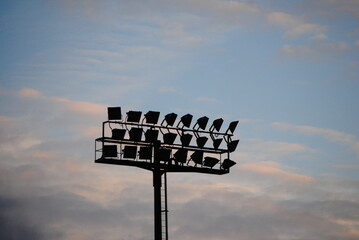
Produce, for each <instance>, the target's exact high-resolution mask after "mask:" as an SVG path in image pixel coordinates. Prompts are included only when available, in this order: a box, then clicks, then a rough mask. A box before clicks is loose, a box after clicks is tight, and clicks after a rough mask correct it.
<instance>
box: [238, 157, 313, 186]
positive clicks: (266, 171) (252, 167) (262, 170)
mask: <svg viewBox="0 0 359 240" xmlns="http://www.w3.org/2000/svg"><path fill="white" fill-rule="evenodd" d="M282 167H283V166H281V165H280V164H279V163H276V162H271V161H267V162H257V163H247V164H243V165H240V166H238V169H240V170H242V171H249V172H254V173H257V174H260V175H268V176H274V177H280V178H283V179H284V180H291V181H296V182H304V183H310V182H314V178H312V177H309V176H305V175H300V174H297V173H292V172H288V171H285V170H283V169H281V168H282Z"/></svg>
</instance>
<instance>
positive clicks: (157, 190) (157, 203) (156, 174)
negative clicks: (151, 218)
mask: <svg viewBox="0 0 359 240" xmlns="http://www.w3.org/2000/svg"><path fill="white" fill-rule="evenodd" d="M161 175H162V173H161V170H160V169H158V167H156V168H155V169H154V170H153V189H154V209H155V211H154V212H155V228H154V230H155V240H162V219H161Z"/></svg>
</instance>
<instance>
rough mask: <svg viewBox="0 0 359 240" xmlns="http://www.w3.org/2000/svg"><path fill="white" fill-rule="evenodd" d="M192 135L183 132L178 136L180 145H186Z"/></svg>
mask: <svg viewBox="0 0 359 240" xmlns="http://www.w3.org/2000/svg"><path fill="white" fill-rule="evenodd" d="M192 137H193V136H192V135H191V134H189V133H186V134H183V135H182V136H181V138H180V140H181V143H182V146H184V147H188V146H189V144H190V143H191V140H192Z"/></svg>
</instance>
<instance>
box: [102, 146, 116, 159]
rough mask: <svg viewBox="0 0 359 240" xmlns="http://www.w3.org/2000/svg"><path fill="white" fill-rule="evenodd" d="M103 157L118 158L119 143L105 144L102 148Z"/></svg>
mask: <svg viewBox="0 0 359 240" xmlns="http://www.w3.org/2000/svg"><path fill="white" fill-rule="evenodd" d="M102 157H103V158H113V157H114V158H116V157H117V145H104V146H103V148H102Z"/></svg>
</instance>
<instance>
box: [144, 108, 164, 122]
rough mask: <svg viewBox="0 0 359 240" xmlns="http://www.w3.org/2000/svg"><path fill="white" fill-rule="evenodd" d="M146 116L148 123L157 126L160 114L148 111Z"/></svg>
mask: <svg viewBox="0 0 359 240" xmlns="http://www.w3.org/2000/svg"><path fill="white" fill-rule="evenodd" d="M144 116H145V119H146V123H150V124H157V122H158V118H159V117H160V112H154V111H148V112H147V113H146V114H145V115H144Z"/></svg>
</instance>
